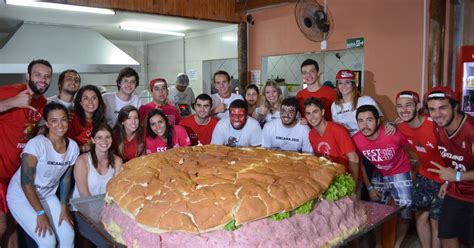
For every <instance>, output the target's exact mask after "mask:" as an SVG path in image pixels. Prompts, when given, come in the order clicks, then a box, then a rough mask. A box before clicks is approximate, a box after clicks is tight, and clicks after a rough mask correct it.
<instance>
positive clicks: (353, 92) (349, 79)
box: [331, 70, 395, 136]
mask: <svg viewBox="0 0 474 248" xmlns="http://www.w3.org/2000/svg"><path fill="white" fill-rule="evenodd" d="M362 105H373V106H375V108H377V110H378V112H379V115H380V116H383V114H382V111H380V108H379V106H378V105H377V103H376V102H375V101H374V99H372V97H370V96H361V95H360V93H359V91H358V89H357V86H356V84H355V74H354V73H353V72H352V71H351V70H340V71H339V72H338V73H337V74H336V101H334V102H333V103H332V105H331V113H332V120H333V121H334V122H337V123H340V124H342V125H344V126H345V127H346V128H347V130H349V133H350V135H351V136H352V135H354V134H355V133H357V132H358V131H359V127H358V126H357V120H356V110H357V108H358V107H359V106H362ZM385 127H386V128H388V129H386V130H387V133H388V132H390V133H394V132H395V128H394V127H393V126H391V125H386V126H385Z"/></svg>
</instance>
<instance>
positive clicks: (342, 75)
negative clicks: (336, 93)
mask: <svg viewBox="0 0 474 248" xmlns="http://www.w3.org/2000/svg"><path fill="white" fill-rule="evenodd" d="M338 79H350V80H355V74H354V72H352V71H351V70H339V71H338V72H337V74H336V80H338Z"/></svg>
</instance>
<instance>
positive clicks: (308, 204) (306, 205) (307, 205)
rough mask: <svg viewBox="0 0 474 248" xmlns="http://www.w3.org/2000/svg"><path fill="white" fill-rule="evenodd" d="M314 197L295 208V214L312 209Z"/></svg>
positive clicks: (305, 212)
mask: <svg viewBox="0 0 474 248" xmlns="http://www.w3.org/2000/svg"><path fill="white" fill-rule="evenodd" d="M313 206H314V199H313V200H309V201H307V202H305V203H304V204H303V205H301V206H299V207H298V208H296V209H295V212H296V213H297V214H309V213H311V211H312V210H313Z"/></svg>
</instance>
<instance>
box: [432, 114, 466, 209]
mask: <svg viewBox="0 0 474 248" xmlns="http://www.w3.org/2000/svg"><path fill="white" fill-rule="evenodd" d="M436 137H437V139H438V149H439V152H440V153H441V157H442V158H443V159H444V162H445V163H446V166H452V167H453V168H455V169H456V170H458V171H462V172H465V171H473V170H474V155H473V151H472V150H473V142H474V117H472V116H469V115H465V116H464V118H463V120H462V122H461V126H460V127H459V129H458V130H457V131H456V132H455V133H454V134H452V135H451V136H448V135H447V134H446V131H445V129H444V128H438V135H437V136H436ZM447 194H448V195H449V196H451V197H454V198H456V199H459V200H462V201H468V202H474V181H463V182H450V183H449V184H448V190H447Z"/></svg>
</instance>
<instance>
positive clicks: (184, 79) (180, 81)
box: [176, 73, 189, 86]
mask: <svg viewBox="0 0 474 248" xmlns="http://www.w3.org/2000/svg"><path fill="white" fill-rule="evenodd" d="M176 84H177V85H181V86H189V77H188V75H186V74H184V73H180V74H178V76H176Z"/></svg>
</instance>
